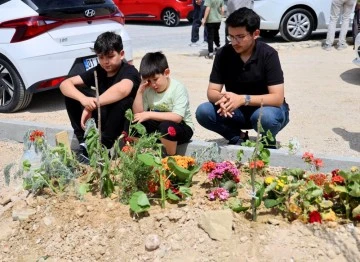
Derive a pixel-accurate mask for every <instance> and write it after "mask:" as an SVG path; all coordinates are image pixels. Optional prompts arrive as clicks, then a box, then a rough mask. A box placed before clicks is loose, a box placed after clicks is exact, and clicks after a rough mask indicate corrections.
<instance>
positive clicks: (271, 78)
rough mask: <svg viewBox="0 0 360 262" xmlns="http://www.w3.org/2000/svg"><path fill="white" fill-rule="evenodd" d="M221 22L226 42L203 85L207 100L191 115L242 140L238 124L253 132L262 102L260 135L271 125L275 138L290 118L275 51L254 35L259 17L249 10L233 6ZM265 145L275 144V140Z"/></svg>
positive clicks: (226, 135) (233, 140) (244, 136)
mask: <svg viewBox="0 0 360 262" xmlns="http://www.w3.org/2000/svg"><path fill="white" fill-rule="evenodd" d="M226 26H227V27H228V32H229V35H228V38H229V41H230V42H231V45H225V46H224V47H222V48H221V49H220V50H219V51H218V53H217V55H216V56H215V60H214V64H213V68H212V71H211V75H210V82H209V86H208V90H207V96H208V99H209V102H206V103H203V104H201V105H200V106H199V107H198V108H197V110H196V119H197V121H198V122H199V124H200V125H202V126H203V127H205V128H207V129H209V130H212V131H214V132H216V133H218V134H220V135H222V136H223V137H224V138H225V139H227V140H229V144H241V143H242V142H243V141H245V140H247V139H248V136H247V132H246V133H244V132H242V131H241V129H254V130H255V131H257V121H258V118H259V114H260V106H261V104H263V110H262V117H261V125H262V128H263V129H264V133H263V134H265V133H266V132H267V130H270V131H271V133H272V135H273V136H274V137H275V136H276V135H277V133H278V132H279V131H280V130H281V129H282V128H284V127H285V126H286V124H287V123H288V122H289V107H288V105H287V103H286V102H285V98H284V77H283V72H282V69H281V65H280V61H279V57H278V54H277V52H276V50H275V49H273V48H272V47H270V46H269V45H267V44H265V43H263V42H260V41H258V40H257V38H258V37H259V35H260V30H259V28H260V17H259V16H258V15H257V14H256V13H255V12H254V11H253V10H251V9H248V8H245V7H244V8H240V9H238V10H236V11H235V12H233V13H232V14H231V15H230V16H229V17H228V18H227V20H226ZM224 87H225V88H226V91H223V88H224ZM269 147H270V148H275V147H276V141H275V142H274V143H272V144H270V146H269Z"/></svg>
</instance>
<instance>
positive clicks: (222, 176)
mask: <svg viewBox="0 0 360 262" xmlns="http://www.w3.org/2000/svg"><path fill="white" fill-rule="evenodd" d="M239 175H240V174H239V170H238V169H237V168H236V166H235V165H233V164H232V163H231V162H229V161H224V162H221V163H216V166H215V169H214V170H212V171H211V172H210V173H209V174H208V178H209V179H210V180H215V181H224V180H225V181H226V180H233V181H235V182H236V183H238V182H239V181H240V179H239Z"/></svg>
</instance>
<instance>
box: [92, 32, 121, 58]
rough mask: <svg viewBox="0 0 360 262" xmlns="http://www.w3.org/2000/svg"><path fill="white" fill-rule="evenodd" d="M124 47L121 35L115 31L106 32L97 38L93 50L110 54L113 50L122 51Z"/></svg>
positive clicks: (97, 52)
mask: <svg viewBox="0 0 360 262" xmlns="http://www.w3.org/2000/svg"><path fill="white" fill-rule="evenodd" d="M123 48H124V46H123V43H122V39H121V36H120V35H118V34H115V33H114V32H105V33H102V34H101V35H99V36H98V37H97V38H96V41H95V44H94V48H93V51H94V52H95V53H96V54H103V55H108V54H110V53H111V52H113V51H116V52H118V53H120V52H121V51H122V50H123Z"/></svg>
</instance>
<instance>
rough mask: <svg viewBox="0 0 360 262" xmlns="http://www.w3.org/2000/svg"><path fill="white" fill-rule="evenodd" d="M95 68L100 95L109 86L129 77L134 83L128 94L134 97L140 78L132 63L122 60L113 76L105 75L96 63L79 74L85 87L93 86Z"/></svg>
mask: <svg viewBox="0 0 360 262" xmlns="http://www.w3.org/2000/svg"><path fill="white" fill-rule="evenodd" d="M95 70H96V71H97V78H98V85H99V93H100V95H101V94H102V93H104V92H105V91H106V90H108V88H109V87H111V86H112V85H114V84H116V83H118V82H120V81H121V80H123V79H129V80H131V81H132V82H133V84H134V85H133V88H132V90H131V93H130V95H129V96H130V97H132V98H135V96H136V92H137V90H138V88H139V85H140V81H141V79H140V74H139V72H138V70H137V69H136V68H135V67H134V66H133V65H130V64H128V63H126V62H122V63H121V66H120V69H119V71H118V72H117V73H116V74H115V75H114V76H112V77H107V73H106V71H105V70H104V69H103V68H102V67H101V66H100V64H98V65H97V66H96V67H95V68H92V69H90V70H89V71H86V72H84V73H83V74H81V75H80V77H81V79H82V80H83V81H84V84H85V85H86V86H87V87H92V86H95V76H94V71H95Z"/></svg>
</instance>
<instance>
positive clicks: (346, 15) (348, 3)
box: [322, 0, 356, 51]
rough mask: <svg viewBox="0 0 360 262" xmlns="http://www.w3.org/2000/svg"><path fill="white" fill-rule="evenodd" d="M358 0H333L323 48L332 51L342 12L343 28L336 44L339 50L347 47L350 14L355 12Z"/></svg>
mask: <svg viewBox="0 0 360 262" xmlns="http://www.w3.org/2000/svg"><path fill="white" fill-rule="evenodd" d="M355 4H356V0H332V3H331V11H330V22H329V26H328V32H327V35H326V40H325V43H324V44H323V45H322V48H323V49H324V50H326V51H330V50H331V49H332V46H333V44H334V38H335V30H336V23H337V21H338V19H339V16H340V14H341V28H340V35H339V41H338V43H337V45H336V48H337V50H343V49H345V48H347V46H348V45H347V43H346V34H347V32H348V30H349V21H350V15H351V14H352V13H353V12H354V9H355Z"/></svg>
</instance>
